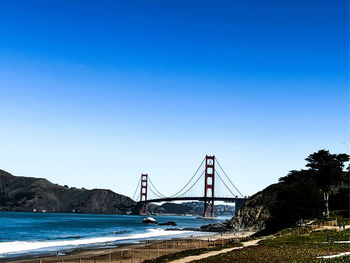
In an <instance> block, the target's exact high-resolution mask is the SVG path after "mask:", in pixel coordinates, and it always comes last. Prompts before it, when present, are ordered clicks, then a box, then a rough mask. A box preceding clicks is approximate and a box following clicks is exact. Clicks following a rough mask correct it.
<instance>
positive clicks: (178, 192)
mask: <svg viewBox="0 0 350 263" xmlns="http://www.w3.org/2000/svg"><path fill="white" fill-rule="evenodd" d="M204 160H205V158H203V160H202V162H201V164H200V165H199V166H198V168H197V170H196V172H195V173H194V174H193V175H192V177H191V179H190V180H189V181H188V182H187V183H186V184H185V186H184V187H182V188H181V189H180V190H179V191H177V192H176V193H175V194H173V195H171V196H170V197H175V196H177V195H178V194H180V193H181V192H182V191H183V190H184V189H185V188H186V187H187V186H188V185H189V184H190V182H191V181H192V180H193V178H194V177H195V176H196V175H197V173H198V171H199V169H200V168H201V167H202V165H203V163H204ZM203 173H204V172H203ZM203 173H202V174H201V175H200V177H201V176H202V175H203ZM200 177H199V178H200ZM199 178H198V179H197V180H196V182H195V183H194V184H193V185H192V186H191V187H190V188H189V189H188V190H187V191H186V192H185V193H187V192H188V191H189V190H190V189H191V188H192V187H193V186H194V185H195V184H196V183H197V182H198V180H199ZM185 193H183V194H181V195H179V196H182V195H184V194H185Z"/></svg>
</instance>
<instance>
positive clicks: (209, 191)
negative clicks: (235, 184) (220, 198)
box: [203, 155, 215, 217]
mask: <svg viewBox="0 0 350 263" xmlns="http://www.w3.org/2000/svg"><path fill="white" fill-rule="evenodd" d="M214 186H215V156H214V155H213V156H208V155H206V156H205V183H204V198H205V200H204V213H203V217H214V216H215V215H214V189H215V188H214Z"/></svg>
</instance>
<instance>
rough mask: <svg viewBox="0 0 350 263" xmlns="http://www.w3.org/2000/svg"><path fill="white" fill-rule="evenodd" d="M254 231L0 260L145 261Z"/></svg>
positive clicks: (67, 262)
mask: <svg viewBox="0 0 350 263" xmlns="http://www.w3.org/2000/svg"><path fill="white" fill-rule="evenodd" d="M252 234H253V232H237V233H222V234H218V233H213V234H211V235H203V236H196V237H190V238H175V239H167V240H152V241H143V242H141V243H139V244H121V245H119V246H118V247H116V248H108V249H106V248H101V249H79V250H75V251H72V252H70V253H68V254H67V255H64V256H45V257H40V258H25V257H22V258H17V259H6V260H0V262H13V263H20V262H26V263H44V262H61V263H62V262H65V263H77V262H94V263H95V262H96V263H97V262H103V263H107V262H130V263H131V262H135V263H136V262H143V261H145V260H148V259H154V258H157V257H160V256H163V255H167V254H172V253H177V252H180V251H185V250H189V249H198V248H210V247H215V246H224V245H225V244H226V243H228V242H232V241H233V240H237V242H238V241H239V240H240V239H242V238H244V237H248V236H250V235H252Z"/></svg>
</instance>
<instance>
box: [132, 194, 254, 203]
mask: <svg viewBox="0 0 350 263" xmlns="http://www.w3.org/2000/svg"><path fill="white" fill-rule="evenodd" d="M213 199H214V201H225V202H236V201H247V198H239V197H237V198H235V197H214V198H211V197H203V196H202V197H165V198H158V199H149V200H147V201H142V203H158V202H170V201H211V200H213ZM139 203H141V202H139Z"/></svg>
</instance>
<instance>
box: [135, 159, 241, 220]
mask: <svg viewBox="0 0 350 263" xmlns="http://www.w3.org/2000/svg"><path fill="white" fill-rule="evenodd" d="M203 164H204V165H203ZM202 167H204V169H203V171H202V172H201V173H200V170H201V168H202ZM216 167H218V168H219V171H218V170H217V169H216ZM220 173H221V175H220ZM203 176H204V194H202V195H201V196H193V195H190V196H186V194H187V193H189V192H190V190H191V189H193V188H194V187H195V185H197V184H198V183H199V181H200V179H201V178H203ZM217 182H221V183H222V184H223V185H224V186H225V188H226V189H227V190H228V192H229V196H219V195H216V187H215V186H216V184H217ZM137 193H139V194H138V196H137V197H136V199H135V196H136V194H137ZM149 193H152V194H153V195H154V196H155V197H151V198H149V197H150V196H149ZM133 199H134V200H136V201H137V202H138V205H139V207H140V214H141V215H147V214H148V210H147V207H148V204H149V203H157V202H171V201H202V202H203V203H204V206H203V217H214V216H215V214H214V202H215V201H224V202H231V203H235V210H236V211H237V210H238V209H239V208H240V207H241V206H242V205H243V204H244V203H245V202H246V200H247V197H246V196H244V195H243V194H242V193H241V192H240V191H239V190H238V188H237V187H236V186H235V185H234V184H233V182H232V180H231V179H230V178H229V177H228V175H227V174H226V172H225V171H224V169H223V168H222V166H221V165H220V163H219V161H218V160H217V158H216V157H215V156H214V155H213V156H209V155H206V156H205V158H204V159H203V160H202V162H201V164H200V165H199V167H198V169H197V170H196V172H195V173H194V175H193V176H192V177H191V178H190V180H189V181H188V182H187V183H186V184H185V185H184V187H182V188H181V189H180V190H179V191H177V192H176V193H175V194H173V195H170V196H166V195H164V194H162V193H161V192H160V191H158V189H157V188H156V187H155V186H154V184H153V182H152V180H151V177H150V176H149V175H148V174H141V178H140V180H139V182H138V185H137V187H136V190H135V192H134V196H133Z"/></svg>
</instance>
